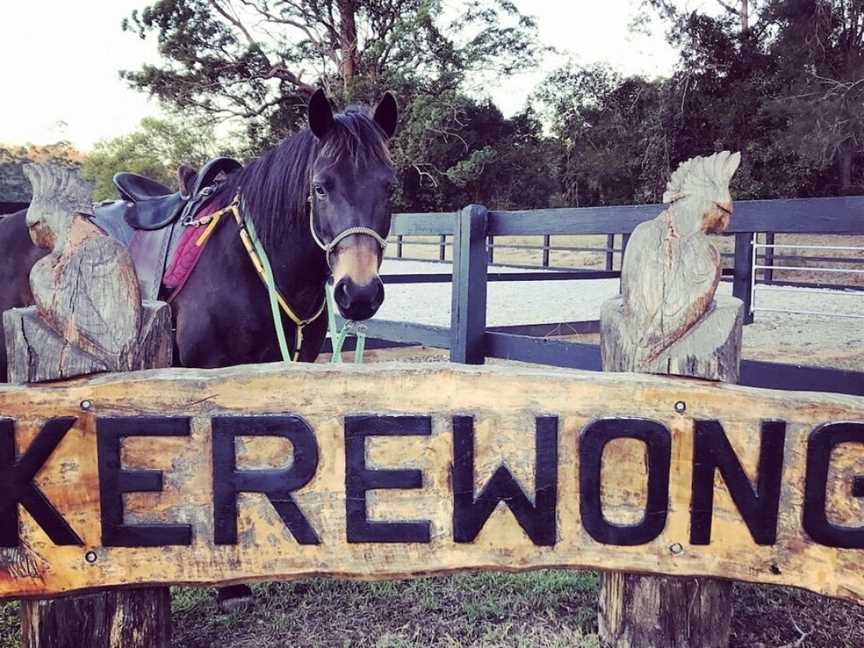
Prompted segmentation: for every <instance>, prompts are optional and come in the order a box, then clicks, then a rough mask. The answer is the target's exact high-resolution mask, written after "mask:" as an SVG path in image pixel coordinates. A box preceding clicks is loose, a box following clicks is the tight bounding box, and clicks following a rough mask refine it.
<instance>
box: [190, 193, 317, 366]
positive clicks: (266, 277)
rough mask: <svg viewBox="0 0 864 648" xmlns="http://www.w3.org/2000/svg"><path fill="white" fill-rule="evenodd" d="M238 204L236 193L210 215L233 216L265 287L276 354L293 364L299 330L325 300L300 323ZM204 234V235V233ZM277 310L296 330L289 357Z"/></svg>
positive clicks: (301, 340) (238, 199) (297, 349)
mask: <svg viewBox="0 0 864 648" xmlns="http://www.w3.org/2000/svg"><path fill="white" fill-rule="evenodd" d="M240 202H241V199H240V194H239V193H238V194H237V195H236V196H234V200H232V201H231V204H230V205H228V207H226V208H225V209H222V210H220V211H218V212H216V213H215V214H214V216H215V215H216V214H218V215H219V217H221V216H222V214H223V213H226V212H229V211H230V212H231V213H232V214H233V215H234V220H235V221H236V222H237V225H238V227H239V228H240V241H241V242H242V243H243V248H244V249H245V250H246V254H247V255H248V256H249V260H250V261H252V265H253V266H254V267H255V270H256V272H258V276H260V277H261V280H262V281H263V282H264V285H265V286H266V287H267V294H268V297H269V298H270V309H271V312H272V314H273V325H274V327H275V329H276V338H277V340H278V342H279V351H280V353H281V354H282V359H283V360H284V361H285V362H291V361H294V362H296V361H297V360H298V359H299V357H300V348H301V346H302V344H303V329H304V328H305V327H306V326H307V325H308V324H311V323H312V322H314V321H315V320H316V319H318V318H319V317H320V316H321V313H323V312H324V308H325V307H326V301H324V302H322V303H321V307H320V308H319V309H318V310H317V311H316V312H315V314H314V315H312V316H311V317H308V318H306V319H305V320H304V319H300V317H298V316H297V314H296V313H295V312H294V310H293V309H292V308H291V307H290V306H289V305H288V302H286V301H285V298H284V297H283V296H282V294H281V293H280V292H279V289H278V288H277V287H276V279H275V277H274V276H273V270H272V268H271V267H270V260H269V259H268V258H267V252H266V250H264V246H263V245H262V244H261V241H260V240H259V239H258V235H257V233H256V232H255V225H254V223H253V222H252V221H251V220H250V221H249V222H248V223H247V222H246V221H245V219H244V218H243V215H242V214H241V212H240ZM208 229H209V226H208ZM204 234H206V231H205V232H204ZM204 234H202V236H204ZM280 309H281V310H282V312H283V313H285V315H286V316H287V317H288V319H289V320H291V322H292V323H293V324H294V326H295V329H296V335H295V340H294V354H293V356H292V355H291V354H290V353H289V352H288V344H287V342H286V340H285V331H284V329H283V328H282V318H281V317H280V315H279V310H280Z"/></svg>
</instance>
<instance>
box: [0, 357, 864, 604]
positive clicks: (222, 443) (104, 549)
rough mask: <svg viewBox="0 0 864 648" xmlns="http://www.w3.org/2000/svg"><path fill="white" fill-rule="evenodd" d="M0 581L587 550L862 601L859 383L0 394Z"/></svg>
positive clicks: (267, 574) (361, 565)
mask: <svg viewBox="0 0 864 648" xmlns="http://www.w3.org/2000/svg"><path fill="white" fill-rule="evenodd" d="M0 417H2V418H0V546H2V548H0V596H2V597H6V598H12V597H27V596H45V595H55V594H59V593H62V592H69V591H73V590H82V589H93V588H103V587H110V586H132V585H141V584H181V583H200V584H205V583H228V582H242V581H250V580H276V579H286V578H293V577H299V576H308V575H313V574H332V575H337V576H347V577H356V578H365V579H369V578H388V577H401V576H408V575H421V574H430V573H436V572H438V573H440V572H450V571H455V570H461V569H508V570H520V569H533V568H539V567H580V568H581V567H586V568H596V569H616V570H625V571H629V572H644V573H658V574H678V575H706V576H719V577H727V578H735V579H740V580H745V581H757V582H764V583H778V584H786V585H795V586H799V587H804V588H807V589H810V590H813V591H815V592H820V593H822V594H826V595H830V596H836V597H841V598H846V599H851V600H857V601H859V602H861V601H864V399H862V398H855V397H847V396H834V395H826V394H811V393H793V392H772V391H766V390H754V389H747V388H741V387H735V386H728V385H720V384H712V383H707V382H700V381H690V380H683V379H669V378H657V377H650V376H642V375H630V374H597V373H585V372H574V371H558V370H545V369H544V370H532V369H522V368H509V367H508V368H505V367H466V366H455V365H446V364H445V365H427V366H418V365H410V366H409V365H377V366H368V367H348V366H341V367H338V368H333V367H331V366H290V367H285V366H283V365H259V366H254V367H251V366H250V367H237V368H233V369H224V370H212V371H201V370H182V369H170V370H157V371H147V372H140V373H134V374H113V375H105V376H102V377H96V378H91V379H88V380H79V381H74V382H67V383H57V384H54V385H47V386H42V387H14V386H9V387H3V388H0Z"/></svg>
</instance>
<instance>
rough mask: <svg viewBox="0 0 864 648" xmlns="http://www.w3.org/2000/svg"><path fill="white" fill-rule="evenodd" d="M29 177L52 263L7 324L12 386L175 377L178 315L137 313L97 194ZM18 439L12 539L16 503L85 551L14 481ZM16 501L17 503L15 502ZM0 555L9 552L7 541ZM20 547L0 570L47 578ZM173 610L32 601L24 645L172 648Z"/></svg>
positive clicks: (8, 453)
mask: <svg viewBox="0 0 864 648" xmlns="http://www.w3.org/2000/svg"><path fill="white" fill-rule="evenodd" d="M25 173H26V174H27V176H28V178H29V179H30V181H31V183H32V184H33V201H32V203H31V204H30V207H29V208H28V211H27V225H28V227H29V230H30V237H31V239H32V240H33V242H34V243H35V244H36V245H37V246H39V247H43V248H46V249H48V250H50V252H49V254H48V255H47V256H45V257H43V258H42V259H40V260H39V261H37V262H36V264H35V265H34V266H33V268H32V270H31V272H30V287H31V291H32V294H33V299H34V303H35V306H34V307H31V308H26V309H16V310H12V311H8V312H6V313H4V314H3V323H4V330H5V338H6V339H5V342H6V348H7V355H8V356H9V359H10V362H9V367H8V368H9V379H10V381H11V382H20V383H26V382H40V381H48V380H58V379H62V378H67V377H69V376H76V375H82V374H92V373H95V372H101V371H117V370H124V371H125V370H131V369H140V368H148V367H150V368H155V367H167V366H170V364H171V355H172V348H173V343H172V339H173V335H172V331H171V311H170V307H169V306H168V305H167V304H165V303H148V304H142V303H141V295H140V291H139V288H138V280H137V278H136V276H135V270H134V267H133V265H132V260H131V258H130V256H129V253H128V251H127V250H126V248H125V247H124V246H123V245H122V244H121V243H120V242H118V241H116V240H114V239H111V238H109V237H108V236H105V235H104V234H103V233H102V231H101V230H99V229H98V228H97V227H96V226H95V225H93V224H92V223H90V222H89V221H87V220H86V219H84V218H83V217H82V216H81V213H87V212H89V209H90V204H91V194H92V188H91V187H90V186H89V185H88V184H87V183H86V182H84V181H83V180H82V179H81V177H80V175H79V174H78V172H77V170H75V169H70V168H64V167H58V166H51V165H28V166H27V167H25ZM6 423H8V421H6ZM49 425H50V424H49ZM10 433H11V434H14V431H12V430H10V429H9V427H8V426H6V427H5V429H4V430H3V435H4V438H3V442H4V443H5V446H4V456H5V458H6V459H7V464H6V465H5V466H4V468H3V471H4V474H3V478H4V481H3V482H2V483H3V484H4V489H5V491H6V495H7V499H6V500H5V501H4V504H3V506H2V507H0V509H2V515H3V524H5V526H6V528H7V530H9V529H11V530H14V528H15V527H17V526H18V522H17V519H18V515H17V514H16V512H15V509H17V507H18V505H17V504H16V503H15V502H16V501H19V500H20V501H21V502H22V503H23V508H25V509H26V510H27V511H28V512H29V513H30V514H31V515H34V519H37V520H39V521H41V522H42V523H43V524H45V525H46V527H45V528H46V529H50V530H51V534H52V538H53V540H56V541H57V542H62V543H65V544H68V543H69V541H70V537H71V538H72V539H74V540H76V541H78V543H79V544H80V539H79V538H78V537H77V535H76V534H75V532H74V531H72V530H70V528H69V527H68V526H66V525H67V523H65V522H63V521H62V520H60V521H58V518H57V514H56V512H55V511H53V509H52V507H51V505H50V503H47V502H46V501H45V500H44V495H43V494H42V492H41V491H40V490H39V489H38V486H34V485H33V483H32V481H31V480H32V477H31V478H27V479H18V478H16V476H15V475H16V471H17V470H18V469H20V468H21V467H22V466H27V464H28V461H31V460H32V459H31V457H32V456H33V455H27V454H23V456H22V452H20V451H14V444H15V440H14V439H10V438H9V435H10ZM36 445H38V444H36ZM49 445H50V441H49ZM34 452H35V451H34ZM13 460H15V463H14V464H12V461H13ZM72 465H73V464H68V465H66V466H65V467H64V469H66V468H71V467H72ZM72 469H73V470H74V468H72ZM68 488H70V489H75V488H77V489H81V488H86V484H69V485H68ZM10 494H11V495H12V496H14V498H17V499H13V500H10V499H8V496H9V495H10ZM72 497H73V498H74V497H76V495H72ZM10 504H11V506H10ZM25 515H26V513H25ZM64 527H65V528H64ZM58 533H59V535H57V534H58ZM61 536H64V537H61ZM3 544H4V545H9V544H10V539H9V536H8V534H7V535H6V537H5V538H4V540H3ZM18 544H19V546H18V547H15V548H12V549H6V550H5V551H6V555H5V556H4V557H3V559H0V562H2V563H3V564H5V566H6V567H7V568H8V569H9V571H10V573H12V574H16V573H18V574H20V573H24V574H27V575H28V577H29V578H33V577H34V576H35V575H37V574H39V575H41V572H40V567H41V566H45V565H46V564H45V563H44V562H42V560H43V559H42V558H41V557H39V556H38V555H37V554H36V553H35V552H34V549H33V547H31V546H30V545H29V543H27V541H23V542H19V543H18ZM47 568H48V569H50V568H51V566H50V565H47ZM170 610H171V607H170V597H169V593H168V589H167V588H159V589H139V590H136V591H134V592H128V593H126V592H102V593H98V594H93V595H89V596H83V597H64V598H60V599H57V600H53V601H46V600H29V601H25V602H23V603H22V605H21V608H20V618H21V626H22V640H23V641H22V645H23V646H24V647H25V648H50V647H59V646H88V647H90V648H121V647H124V648H126V647H137V646H141V647H142V648H143V647H144V646H147V647H153V648H164V647H167V646H168V643H169V637H170V632H171V625H170Z"/></svg>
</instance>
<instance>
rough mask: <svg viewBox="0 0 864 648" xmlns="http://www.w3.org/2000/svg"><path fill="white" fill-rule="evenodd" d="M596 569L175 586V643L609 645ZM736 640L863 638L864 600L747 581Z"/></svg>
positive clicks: (774, 642) (750, 643) (810, 647)
mask: <svg viewBox="0 0 864 648" xmlns="http://www.w3.org/2000/svg"><path fill="white" fill-rule="evenodd" d="M598 587H599V580H598V577H597V575H596V574H594V573H593V572H580V571H563V570H540V571H533V572H526V573H520V574H507V573H497V572H487V573H474V574H463V575H457V576H444V577H435V578H423V579H417V580H407V581H384V582H378V583H363V582H356V581H338V580H334V579H329V578H315V579H308V580H301V581H294V582H290V583H264V584H259V585H255V586H254V590H255V593H256V605H255V607H254V609H253V610H251V611H250V612H247V613H236V614H231V615H223V614H220V613H219V611H218V610H217V608H216V604H215V599H214V596H213V592H212V590H210V589H207V588H191V587H175V588H173V589H172V590H171V594H172V610H173V616H174V622H173V627H174V637H173V641H172V645H173V646H174V647H175V648H205V647H206V648H209V647H210V646H216V645H218V646H220V648H270V647H274V648H275V647H280V648H281V647H282V646H287V645H291V646H310V647H321V648H324V647H326V648H331V647H336V646H346V647H347V646H352V647H353V646H358V647H369V648H420V647H423V646H441V647H443V648H462V647H465V646H470V647H473V648H497V647H502V648H503V647H505V646H506V647H508V648H509V647H516V648H523V647H524V648H529V647H530V648H559V647H560V648H564V646H567V647H568V648H600V642H599V639H598V637H597V634H596V630H597V626H596V617H597V591H598ZM733 600H734V605H735V614H734V618H733V626H732V638H731V641H730V646H731V648H744V647H747V648H779V647H787V646H788V647H791V646H797V647H800V648H860V647H861V646H864V607H859V606H856V605H853V604H851V603H844V602H840V601H835V600H831V599H827V598H824V597H820V596H817V595H816V594H811V593H808V592H803V591H800V590H795V589H791V588H781V587H771V586H761V585H750V584H736V585H735V592H734V599H733ZM17 607H18V605H17V603H6V604H0V648H13V647H17V646H19V645H20V638H19V636H18V618H17Z"/></svg>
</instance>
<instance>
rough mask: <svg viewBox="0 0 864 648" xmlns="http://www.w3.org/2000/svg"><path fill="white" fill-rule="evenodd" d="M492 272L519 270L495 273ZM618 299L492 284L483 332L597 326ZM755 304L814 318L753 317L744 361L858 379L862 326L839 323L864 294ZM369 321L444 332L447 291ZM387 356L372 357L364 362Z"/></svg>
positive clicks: (423, 265) (592, 288) (393, 304)
mask: <svg viewBox="0 0 864 648" xmlns="http://www.w3.org/2000/svg"><path fill="white" fill-rule="evenodd" d="M450 271H451V266H450V264H448V263H435V262H422V261H403V260H396V259H386V260H385V261H384V264H383V266H382V269H381V274H385V275H386V274H407V273H447V272H450ZM494 271H500V272H508V271H509V272H514V271H521V270H520V269H514V268H506V267H498V266H496V267H495V268H494ZM719 290H720V291H721V292H722V293H725V294H731V292H732V285H731V283H730V282H724V283H722V284H721V285H720V288H719ZM617 293H618V280H617V279H603V280H593V281H548V282H543V281H534V282H493V283H490V284H489V293H488V309H487V318H488V320H487V321H488V324H489V326H504V325H511V324H542V323H547V322H567V321H584V320H596V319H598V317H599V313H600V308H601V306H602V304H603V302H605V301H606V300H607V299H609V298H610V297H612V296H614V295H616V294H617ZM755 303H756V307H757V308H772V309H780V310H784V311H789V310H791V311H808V312H810V313H819V314H818V315H815V314H796V313H788V312H770V311H757V312H756V318H755V322H754V323H753V324H751V325H749V326H746V327H745V328H744V348H743V356H744V357H745V358H752V359H762V360H772V361H777V362H788V363H796V364H804V365H813V366H825V367H838V368H840V367H842V368H846V369H853V370H857V371H864V319H854V318H848V317H841V315H844V314H846V315H857V316H858V317H859V318H864V293H861V292H843V291H834V290H813V289H804V288H795V289H787V288H777V287H762V286H760V287H758V288H757V292H756V300H755ZM376 319H385V320H395V321H410V322H419V323H423V324H433V325H437V326H449V324H450V285H449V284H443V283H442V284H398V285H393V284H390V285H388V286H387V297H386V299H385V301H384V305H383V306H382V307H381V310H380V311H379V313H378V315H377V316H376ZM579 337H580V339H583V340H585V341H596V339H597V336H596V335H594V336H579ZM370 353H371V352H370ZM402 353H404V351H403V352H402ZM389 355H390V353H381V352H379V353H377V354H374V355H372V356H370V359H372V358H373V357H375V356H378V357H380V358H381V359H384V357H387V356H389ZM432 355H435V356H437V355H441V354H438V353H433V354H432Z"/></svg>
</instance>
